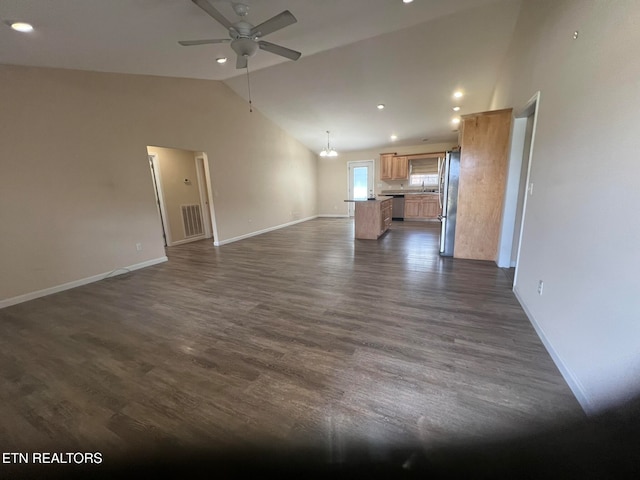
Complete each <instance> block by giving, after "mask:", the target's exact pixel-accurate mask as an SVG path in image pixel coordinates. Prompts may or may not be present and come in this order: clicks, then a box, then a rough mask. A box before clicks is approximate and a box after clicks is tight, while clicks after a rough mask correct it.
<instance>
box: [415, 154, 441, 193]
mask: <svg viewBox="0 0 640 480" xmlns="http://www.w3.org/2000/svg"><path fill="white" fill-rule="evenodd" d="M438 164H439V158H419V159H416V160H411V165H410V170H409V171H410V173H409V186H412V187H421V186H423V185H424V186H425V187H427V186H429V187H435V186H437V185H438Z"/></svg>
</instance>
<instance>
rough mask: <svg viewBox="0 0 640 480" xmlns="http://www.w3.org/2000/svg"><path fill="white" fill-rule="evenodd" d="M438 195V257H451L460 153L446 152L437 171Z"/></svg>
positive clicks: (454, 231) (456, 209) (454, 232)
mask: <svg viewBox="0 0 640 480" xmlns="http://www.w3.org/2000/svg"><path fill="white" fill-rule="evenodd" d="M438 176H439V178H438V193H439V198H440V208H441V210H442V211H441V213H440V215H438V218H439V219H440V223H441V224H442V225H441V229H440V255H442V256H443V257H452V256H453V245H454V240H455V235H456V213H457V211H458V183H459V181H460V152H447V154H446V156H445V159H444V161H443V162H442V164H441V165H440V168H439V170H438Z"/></svg>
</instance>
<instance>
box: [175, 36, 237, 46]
mask: <svg viewBox="0 0 640 480" xmlns="http://www.w3.org/2000/svg"><path fill="white" fill-rule="evenodd" d="M230 41H231V39H229V38H210V39H207V40H180V41H179V42H178V43H179V44H180V45H182V46H183V47H190V46H191V45H206V44H208V43H229V42H230Z"/></svg>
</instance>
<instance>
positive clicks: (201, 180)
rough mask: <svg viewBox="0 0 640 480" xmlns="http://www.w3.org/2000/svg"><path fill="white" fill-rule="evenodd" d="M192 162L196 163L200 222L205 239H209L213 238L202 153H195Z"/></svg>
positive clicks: (204, 161) (204, 160) (211, 217)
mask: <svg viewBox="0 0 640 480" xmlns="http://www.w3.org/2000/svg"><path fill="white" fill-rule="evenodd" d="M194 160H195V162H196V178H197V181H198V193H199V194H200V209H201V210H202V220H203V223H204V236H205V238H211V237H212V236H213V215H211V209H210V205H211V202H210V200H209V190H210V188H209V184H208V182H207V179H206V171H205V163H206V159H205V155H204V153H200V152H198V153H196V154H195V156H194Z"/></svg>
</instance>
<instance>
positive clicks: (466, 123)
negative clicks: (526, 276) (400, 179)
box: [453, 108, 511, 260]
mask: <svg viewBox="0 0 640 480" xmlns="http://www.w3.org/2000/svg"><path fill="white" fill-rule="evenodd" d="M510 131H511V109H510V108H509V109H506V110H495V111H491V112H483V113H476V114H471V115H464V116H462V118H461V125H460V137H459V138H460V147H461V150H460V184H459V188H458V215H457V222H456V233H455V247H454V251H453V256H454V257H457V258H470V259H475V260H495V259H496V256H497V252H498V242H499V235H500V220H501V216H502V208H503V203H504V190H505V183H506V178H507V156H508V147H509V134H510Z"/></svg>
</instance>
